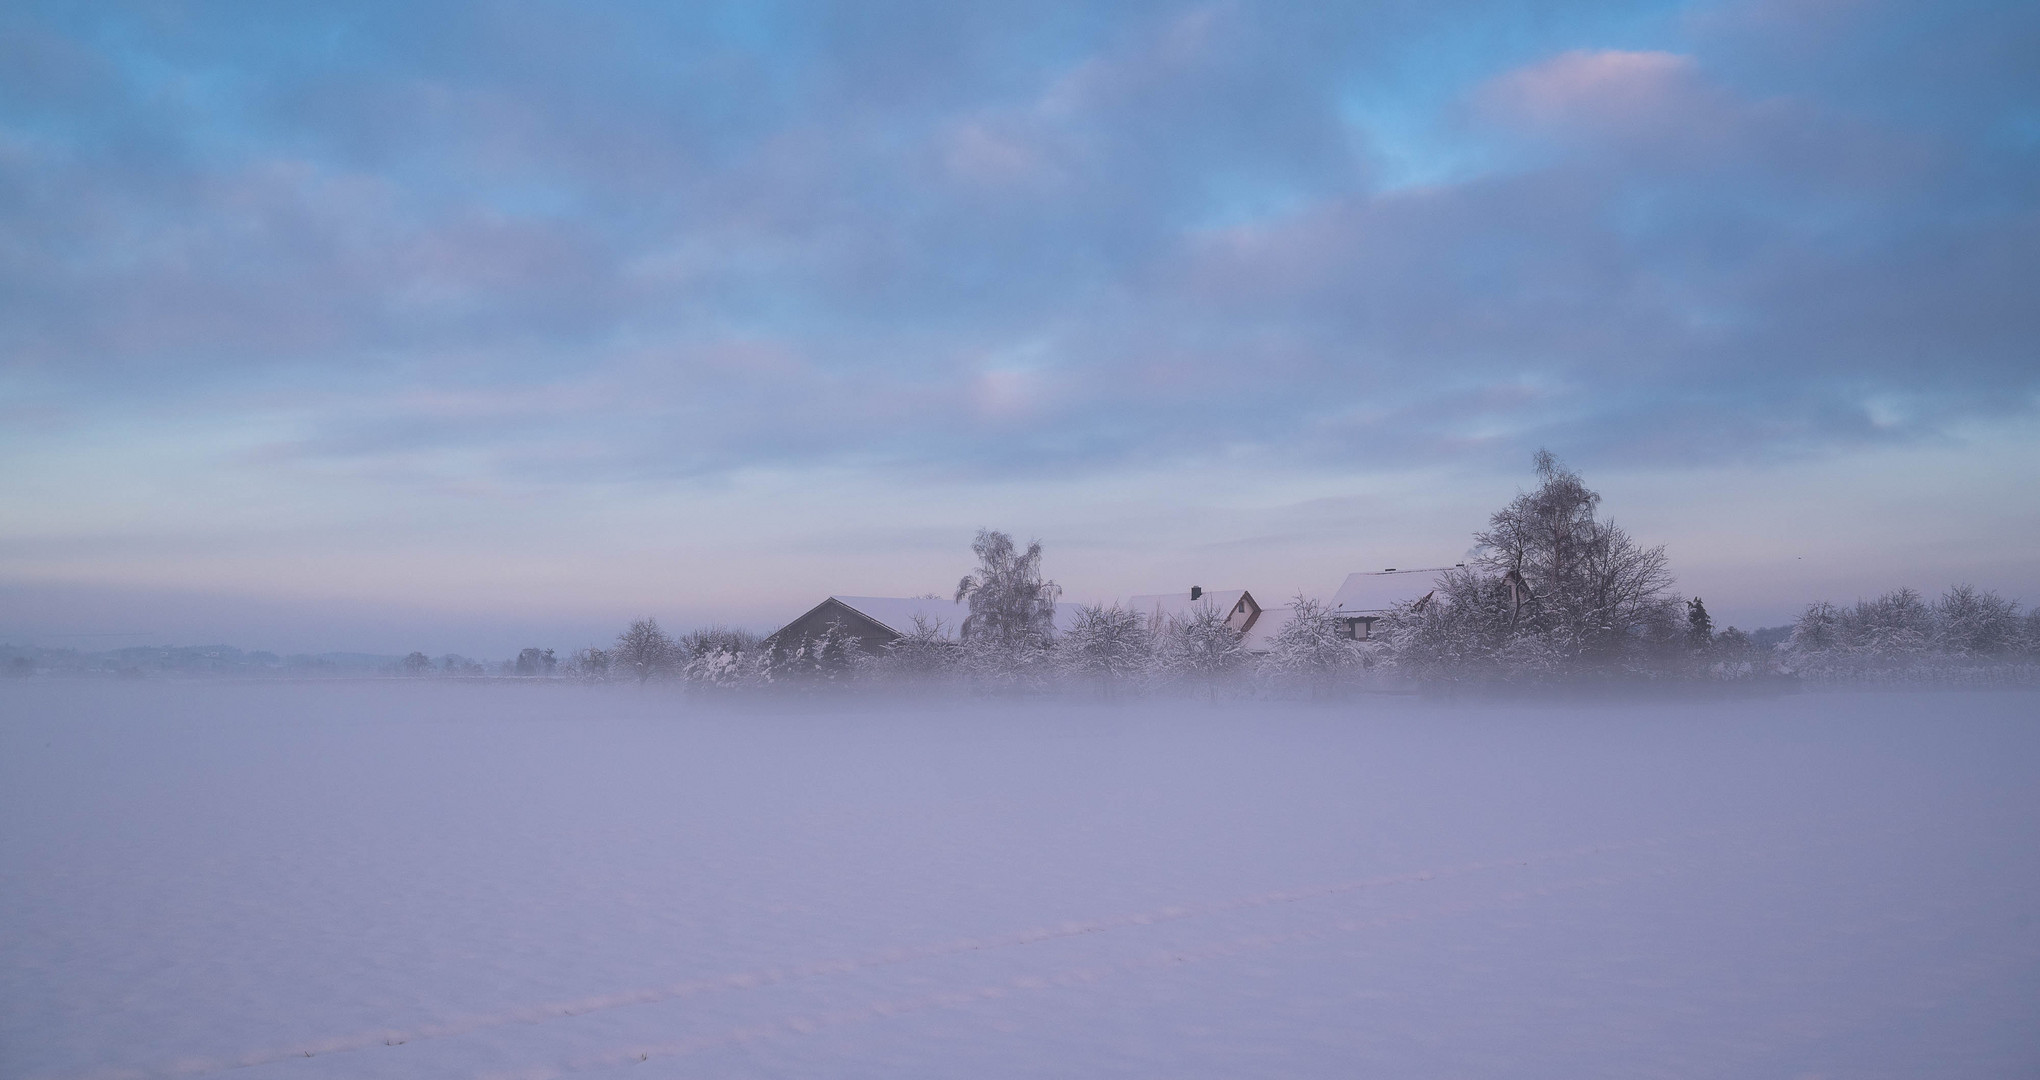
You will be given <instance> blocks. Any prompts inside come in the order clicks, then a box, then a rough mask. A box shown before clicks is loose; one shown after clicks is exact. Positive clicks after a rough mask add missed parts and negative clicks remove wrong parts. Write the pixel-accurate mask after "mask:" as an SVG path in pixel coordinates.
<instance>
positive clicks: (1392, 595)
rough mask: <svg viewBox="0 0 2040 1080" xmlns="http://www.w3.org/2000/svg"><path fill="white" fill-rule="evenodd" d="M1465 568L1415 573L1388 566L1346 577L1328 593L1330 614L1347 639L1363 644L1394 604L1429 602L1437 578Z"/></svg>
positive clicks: (1438, 568)
mask: <svg viewBox="0 0 2040 1080" xmlns="http://www.w3.org/2000/svg"><path fill="white" fill-rule="evenodd" d="M1465 565H1466V564H1465V563H1458V564H1455V566H1432V567H1426V568H1423V569H1418V570H1399V569H1396V568H1395V567H1392V566H1391V567H1389V568H1388V569H1386V570H1376V571H1372V572H1369V573H1358V574H1347V575H1346V580H1345V581H1344V582H1343V583H1341V584H1340V585H1339V591H1338V592H1336V593H1333V594H1332V614H1333V616H1335V617H1336V618H1338V619H1339V621H1340V622H1341V623H1343V624H1344V626H1345V632H1346V636H1347V637H1350V638H1352V639H1353V640H1354V641H1366V640H1368V639H1369V638H1370V637H1372V636H1373V633H1374V624H1375V623H1376V622H1377V621H1379V620H1380V619H1381V618H1383V617H1384V616H1386V615H1387V614H1388V613H1389V611H1390V610H1391V609H1393V608H1394V607H1395V606H1396V605H1398V604H1402V603H1406V602H1409V601H1412V600H1416V601H1424V600H1428V599H1430V597H1431V594H1432V593H1434V592H1436V591H1437V589H1438V585H1439V581H1438V579H1439V576H1440V575H1442V574H1444V573H1445V572H1446V571H1448V570H1452V569H1456V568H1457V567H1460V566H1465Z"/></svg>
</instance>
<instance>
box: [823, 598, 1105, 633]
mask: <svg viewBox="0 0 2040 1080" xmlns="http://www.w3.org/2000/svg"><path fill="white" fill-rule="evenodd" d="M829 599H830V600H834V601H835V602H837V603H839V604H842V605H843V606H844V607H847V608H849V609H850V610H852V611H855V612H856V613H857V614H859V615H862V616H864V617H865V618H867V619H870V620H871V621H872V622H875V623H877V624H878V625H880V626H883V627H885V628H886V629H888V630H890V631H892V632H893V633H895V634H898V635H900V636H901V637H906V636H908V635H910V634H912V633H913V632H914V617H915V616H916V615H918V616H920V617H921V618H922V619H924V620H926V621H927V622H928V624H929V625H931V626H938V627H939V629H940V636H941V638H942V640H944V641H960V640H962V633H963V621H964V620H965V619H968V618H970V605H969V604H967V603H964V604H959V603H957V602H955V601H953V600H948V599H944V598H942V597H938V596H831V597H829ZM1082 606H1083V605H1081V604H1057V605H1056V606H1055V631H1056V633H1062V632H1063V631H1065V630H1068V629H1069V628H1070V627H1071V626H1072V625H1074V624H1075V623H1076V619H1077V609H1078V608H1080V607H1082Z"/></svg>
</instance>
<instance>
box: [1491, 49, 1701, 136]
mask: <svg viewBox="0 0 2040 1080" xmlns="http://www.w3.org/2000/svg"><path fill="white" fill-rule="evenodd" d="M1704 94H1705V90H1704V88H1703V87H1702V86H1701V85H1700V80H1699V77H1698V65H1696V64H1695V63H1694V62H1693V59H1692V58H1691V57H1688V56H1681V55H1679V54H1677V53H1668V52H1628V51H1623V50H1619V49H1599V50H1585V49H1575V50H1573V51H1571V52H1565V53H1560V54H1559V55H1557V56H1554V57H1552V58H1551V59H1549V60H1545V61H1543V62H1541V63H1537V64H1533V65H1531V66H1529V67H1525V68H1519V69H1517V70H1515V71H1512V72H1509V73H1508V74H1505V75H1503V76H1501V77H1499V78H1497V79H1495V80H1494V81H1492V82H1490V83H1489V84H1488V85H1487V86H1486V87H1484V88H1483V89H1482V90H1481V91H1480V93H1479V95H1478V99H1479V104H1480V105H1481V107H1482V112H1483V113H1484V114H1485V115H1487V116H1489V117H1490V118H1492V119H1495V120H1498V121H1500V122H1502V123H1504V124H1507V125H1509V126H1512V127H1517V128H1523V129H1528V130H1531V131H1535V132H1540V133H1543V132H1550V131H1553V130H1563V129H1578V128H1585V129H1589V130H1597V131H1611V130H1613V131H1623V130H1628V131H1634V130H1637V129H1642V128H1650V127H1656V126H1659V125H1661V124H1663V123H1665V122H1667V121H1669V120H1671V119H1673V118H1675V117H1679V116H1684V115H1688V114H1690V113H1691V112H1692V108H1693V105H1694V104H1695V102H1696V99H1697V98H1699V97H1702V96H1704Z"/></svg>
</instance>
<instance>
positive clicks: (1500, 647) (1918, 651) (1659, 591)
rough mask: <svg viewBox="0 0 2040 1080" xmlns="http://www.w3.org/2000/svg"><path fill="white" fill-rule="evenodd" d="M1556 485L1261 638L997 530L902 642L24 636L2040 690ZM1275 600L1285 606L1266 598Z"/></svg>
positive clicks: (1546, 457)
mask: <svg viewBox="0 0 2040 1080" xmlns="http://www.w3.org/2000/svg"><path fill="white" fill-rule="evenodd" d="M1536 467H1537V477H1538V485H1537V487H1536V488H1535V489H1534V490H1532V491H1529V492H1526V493H1524V494H1521V495H1519V496H1517V497H1516V499H1515V500H1513V501H1512V502H1510V503H1509V505H1507V506H1505V507H1503V508H1502V509H1500V510H1498V511H1496V512H1495V513H1494V514H1493V515H1492V516H1491V517H1490V518H1489V520H1488V527H1487V528H1486V529H1485V530H1483V531H1481V532H1478V533H1476V534H1475V536H1474V540H1475V547H1474V554H1473V555H1472V556H1471V557H1470V558H1469V561H1468V562H1467V563H1466V564H1464V565H1462V566H1458V567H1455V568H1453V569H1451V570H1447V571H1442V572H1441V573H1440V575H1439V577H1438V578H1437V581H1436V588H1434V589H1433V590H1431V591H1430V592H1429V593H1428V594H1427V595H1425V596H1422V597H1414V598H1412V599H1410V600H1408V601H1405V602H1404V603H1403V604H1401V605H1400V606H1398V607H1396V608H1394V609H1391V610H1390V611H1389V612H1387V613H1386V615H1385V616H1383V617H1381V618H1380V619H1379V620H1378V621H1377V623H1376V625H1375V626H1374V628H1373V632H1372V633H1371V634H1370V635H1369V636H1368V639H1367V640H1364V641H1362V640H1354V638H1353V637H1352V636H1351V635H1350V634H1349V633H1348V631H1347V625H1348V624H1347V622H1346V620H1345V619H1344V618H1342V617H1341V616H1340V615H1339V614H1338V613H1337V612H1335V611H1334V610H1332V608H1331V607H1330V606H1328V605H1327V604H1325V603H1323V602H1321V601H1319V600H1316V599H1314V598H1311V597H1307V596H1300V595H1299V596H1297V597H1295V598H1294V601H1293V602H1292V604H1291V605H1290V606H1289V607H1288V608H1287V609H1286V610H1284V611H1283V612H1281V615H1280V618H1282V619H1283V620H1284V621H1282V623H1281V624H1280V626H1279V628H1278V629H1277V630H1276V632H1275V633H1274V634H1273V635H1272V636H1270V637H1269V638H1268V639H1267V640H1266V641H1265V643H1264V644H1265V648H1262V649H1260V650H1258V651H1250V650H1249V649H1248V647H1247V641H1246V640H1245V638H1244V637H1243V636H1242V634H1241V633H1240V632H1239V631H1238V630H1236V629H1235V628H1234V627H1233V626H1232V625H1230V624H1229V623H1228V622H1227V621H1226V615H1225V613H1223V612H1219V611H1215V610H1211V609H1209V608H1205V609H1197V610H1193V611H1192V612H1191V613H1190V614H1188V615H1177V616H1171V617H1166V618H1164V617H1161V616H1159V615H1157V614H1155V613H1152V612H1140V611H1133V610H1128V609H1126V608H1123V607H1120V606H1118V605H1091V606H1084V607H1080V608H1079V609H1078V610H1077V612H1076V617H1075V618H1074V619H1073V620H1065V624H1064V625H1063V626H1061V627H1060V628H1058V627H1057V625H1056V617H1055V611H1056V599H1057V598H1058V596H1059V595H1060V590H1059V589H1058V588H1057V586H1056V584H1055V583H1054V582H1053V581H1049V580H1045V579H1044V578H1043V577H1042V574H1041V556H1042V552H1041V545H1040V544H1039V543H1038V542H1037V543H1032V544H1029V545H1028V546H1027V547H1026V548H1024V549H1022V548H1020V547H1019V546H1017V545H1016V544H1014V542H1013V540H1012V538H1011V537H1010V536H1008V535H1006V534H1004V533H999V532H993V531H989V530H984V531H980V532H979V534H978V536H977V539H976V541H975V542H974V543H973V544H972V552H973V554H974V555H975V556H976V558H977V568H976V569H975V570H973V571H972V572H971V573H970V574H969V575H967V576H965V577H964V578H963V580H962V581H961V582H960V583H959V585H958V588H957V590H956V597H955V598H956V600H957V601H959V602H962V601H968V604H969V607H968V610H969V612H970V615H969V622H968V627H969V633H967V634H959V633H957V631H958V630H959V629H960V628H958V627H947V626H942V625H940V624H929V623H919V624H917V625H916V626H915V627H914V628H913V629H912V631H911V632H909V633H907V634H905V635H904V636H901V637H899V638H898V639H897V640H892V641H886V642H882V643H881V642H864V641H857V640H854V639H851V638H847V637H843V636H841V635H840V632H839V631H836V630H828V631H825V632H823V633H822V634H820V635H818V636H814V637H808V638H802V639H799V640H781V639H778V638H767V639H761V638H759V637H758V636H757V635H755V634H752V633H749V632H747V631H743V630H737V629H731V628H728V627H720V626H717V627H705V628H701V629H697V630H693V631H690V632H687V633H684V634H681V635H679V636H677V637H675V636H671V635H669V634H667V633H666V632H665V631H664V630H663V629H661V628H660V626H659V624H658V622H657V621H656V620H655V619H650V618H644V619H639V620H637V621H635V622H633V623H632V624H631V625H630V626H629V627H627V628H625V630H624V631H623V633H621V634H620V635H618V636H617V639H616V641H615V642H614V643H612V644H611V645H609V646H606V647H596V646H590V647H586V648H582V649H578V650H575V651H574V652H572V653H570V654H569V655H568V656H566V657H564V658H561V657H558V656H557V655H556V654H555V653H554V651H553V650H552V649H541V648H536V647H533V648H527V649H524V650H523V651H522V652H521V653H519V654H518V656H517V657H516V658H514V659H510V660H503V661H499V662H496V663H487V664H485V663H483V662H481V661H477V660H470V659H468V658H466V657H462V656H457V655H446V656H441V657H437V658H434V657H430V656H427V655H426V654H425V653H422V652H414V653H411V654H410V655H409V656H406V657H401V658H390V657H364V656H360V655H358V654H327V656H325V657H276V656H274V655H272V654H268V653H242V652H240V651H239V650H236V649H231V648H227V647H225V646H213V647H209V648H196V649H169V648H157V649H122V650H116V651H114V652H111V653H102V654H92V655H91V656H89V657H88V656H84V655H81V654H74V653H68V652H62V651H57V652H52V651H47V650H36V651H32V652H31V651H24V650H19V649H16V650H11V651H10V650H8V649H6V648H5V647H0V660H5V661H6V662H7V664H8V668H7V670H9V671H11V672H13V673H15V674H33V673H37V672H39V671H52V672H61V671H68V670H76V671H81V672H102V673H104V672H118V673H129V674H132V673H143V672H151V671H163V672H171V673H192V674H200V673H229V674H235V673H238V674H255V673H282V674H297V673H303V674H323V673H333V674H344V673H364V674H365V673H375V674H384V675H401V676H410V677H428V676H441V677H445V676H461V677H478V676H512V677H523V678H552V679H572V680H578V681H585V682H607V681H630V682H637V683H650V682H655V681H656V682H670V683H676V684H682V685H686V686H691V687H696V688H700V689H703V690H714V691H731V690H742V689H761V688H766V687H780V688H827V687H836V688H848V687H855V686H865V687H891V688H906V687H919V688H930V687H948V688H953V689H958V690H968V691H975V692H994V693H1047V692H1058V691H1059V692H1074V693H1086V694H1088V693H1096V694H1099V695H1102V696H1106V697H1114V696H1120V695H1132V694H1155V693H1162V694H1169V693H1174V694H1201V695H1209V696H1212V697H1217V696H1239V695H1253V696H1261V695H1266V696H1293V695H1304V694H1307V695H1310V696H1324V695H1338V694H1341V693H1345V692H1350V691H1353V690H1356V689H1378V690H1422V689H1446V690H1451V689H1455V688H1478V687H1492V688H1499V689H1506V688H1510V687H1533V686H1561V685H1567V684H1577V683H1602V684H1606V683H1630V684H1649V683H1656V684H1663V685H1667V686H1673V685H1695V684H1715V685H1723V684H1742V685H1764V684H1769V685H1774V686H1784V685H1792V684H1810V685H1829V686H1844V685H1891V684H1918V685H1951V686H1953V685H2034V684H2040V610H2034V611H2026V612H2023V613H2022V612H2021V611H2020V609H2019V606H2018V605H2017V604H2016V603H2014V602H2012V601H2010V600H2006V599H2004V598H2002V597H2000V596H1998V595H1996V594H1995V593H1992V592H1989V591H1987V590H1980V589H1975V588H1971V587H1970V586H1967V585H1958V586H1955V587H1954V588H1951V589H1949V590H1948V591H1947V592H1945V593H1943V594H1942V595H1941V596H1940V597H1938V598H1935V599H1934V600H1932V601H1929V600H1928V599H1927V598H1925V597H1923V596H1922V595H1920V594H1919V593H1917V592H1915V591H1913V590H1912V589H1909V588H1905V589H1898V590H1896V591H1894V592H1889V593H1886V594H1884V595H1883V596H1880V597H1878V598H1877V599H1875V600H1864V601H1858V602H1857V603H1856V604H1855V605H1853V606H1850V607H1843V606H1838V605H1836V604H1832V603H1827V602H1821V603H1816V604H1813V605H1810V606H1809V607H1808V608H1807V609H1806V611H1805V612H1804V613H1803V614H1802V615H1801V616H1800V617H1799V618H1798V619H1797V620H1796V621H1795V622H1794V623H1793V624H1792V625H1791V626H1789V627H1771V628H1768V629H1762V630H1757V631H1753V632H1748V633H1745V632H1744V631H1741V630H1738V629H1736V628H1735V627H1732V626H1731V627H1727V628H1724V629H1720V630H1717V629H1716V628H1715V626H1714V622H1713V619H1712V617H1711V616H1710V615H1709V614H1708V611H1707V606H1706V603H1705V602H1704V601H1703V600H1701V599H1700V598H1699V597H1697V596H1696V597H1686V596H1681V595H1679V594H1678V593H1676V592H1674V591H1673V589H1672V583H1673V579H1672V574H1671V569H1670V564H1669V561H1668V559H1667V557H1666V554H1665V549H1664V548H1663V547H1661V546H1660V547H1650V548H1646V547H1642V546H1640V545H1638V544H1637V543H1636V542H1635V541H1634V540H1632V539H1631V538H1630V537H1629V535H1628V534H1627V533H1626V532H1624V531H1623V530H1622V529H1621V528H1619V527H1617V526H1616V524H1615V523H1614V522H1613V521H1612V520H1610V519H1607V518H1604V517H1602V516H1601V515H1600V514H1599V506H1600V501H1601V496H1600V495H1599V494H1598V493H1596V492H1594V491H1592V490H1591V489H1589V488H1588V487H1587V486H1586V485H1585V483H1584V482H1582V480H1581V479H1580V477H1579V475H1578V474H1577V473H1575V472H1573V471H1572V470H1570V469H1567V468H1565V467H1564V466H1563V465H1561V464H1560V463H1559V462H1558V461H1557V460H1556V459H1555V458H1553V457H1552V456H1551V455H1550V454H1549V453H1544V452H1540V453H1539V454H1538V456H1537V460H1536ZM1266 614H1273V613H1272V612H1271V613H1266Z"/></svg>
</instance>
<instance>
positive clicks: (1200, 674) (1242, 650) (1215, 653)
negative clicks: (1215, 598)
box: [1155, 605, 1253, 699]
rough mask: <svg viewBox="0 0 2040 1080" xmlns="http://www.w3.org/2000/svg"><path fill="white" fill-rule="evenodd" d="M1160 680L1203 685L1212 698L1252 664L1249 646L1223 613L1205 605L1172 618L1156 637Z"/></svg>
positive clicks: (1156, 659) (1165, 623) (1157, 667)
mask: <svg viewBox="0 0 2040 1080" xmlns="http://www.w3.org/2000/svg"><path fill="white" fill-rule="evenodd" d="M1155 639H1156V640H1155V666H1156V670H1157V673H1158V675H1159V676H1160V677H1162V678H1165V679H1169V680H1174V681H1178V682H1180V683H1182V684H1184V685H1194V686H1202V687H1204V689H1205V692H1206V693H1207V694H1208V695H1209V696H1210V697H1212V698H1214V699H1215V698H1217V697H1218V694H1219V691H1220V689H1221V688H1223V687H1225V686H1226V685H1228V684H1229V683H1231V682H1232V680H1233V679H1234V678H1236V677H1237V676H1239V675H1241V674H1243V673H1244V672H1245V671H1246V669H1247V667H1248V665H1249V664H1250V663H1251V662H1252V660H1253V656H1252V655H1251V654H1249V653H1248V652H1247V643H1246V640H1245V639H1244V638H1242V637H1241V636H1240V632H1239V631H1238V630H1235V629H1233V627H1232V624H1231V623H1228V622H1226V616H1225V614H1224V613H1223V612H1220V611H1218V610H1217V609H1215V608H1213V607H1211V606H1209V605H1206V606H1204V607H1200V608H1196V609H1194V610H1193V611H1192V612H1191V613H1190V614H1189V615H1184V616H1173V615H1172V616H1170V617H1169V618H1168V619H1167V620H1166V621H1164V622H1163V623H1162V624H1161V626H1160V628H1159V630H1158V632H1156V634H1155Z"/></svg>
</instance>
